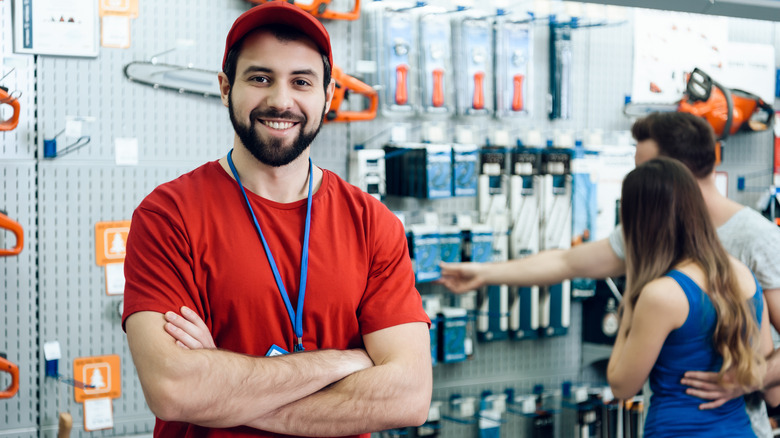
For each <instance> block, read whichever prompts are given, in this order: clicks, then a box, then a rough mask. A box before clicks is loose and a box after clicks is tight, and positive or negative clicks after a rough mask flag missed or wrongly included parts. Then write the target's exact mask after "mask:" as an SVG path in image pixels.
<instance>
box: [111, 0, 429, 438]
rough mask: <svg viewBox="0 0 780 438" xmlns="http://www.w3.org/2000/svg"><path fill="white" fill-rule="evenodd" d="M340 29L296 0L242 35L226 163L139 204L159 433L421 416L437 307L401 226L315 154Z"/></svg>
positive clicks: (235, 42) (238, 30) (146, 332)
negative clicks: (420, 287) (331, 30)
mask: <svg viewBox="0 0 780 438" xmlns="http://www.w3.org/2000/svg"><path fill="white" fill-rule="evenodd" d="M332 65H333V58H332V54H331V46H330V39H329V36H328V33H327V32H326V30H325V28H324V27H323V26H322V24H320V23H319V22H318V21H317V20H316V19H315V18H313V17H312V16H311V15H309V14H308V13H306V12H304V11H303V10H302V9H300V8H298V7H297V6H294V5H291V4H289V3H287V2H269V3H266V4H263V5H261V6H257V7H254V8H252V9H250V10H249V11H247V12H246V13H244V14H243V15H242V16H240V17H239V18H238V19H237V20H236V21H235V23H234V24H233V27H232V28H231V30H230V32H229V33H228V36H227V42H226V46H225V56H224V59H223V71H222V72H221V73H220V74H219V81H220V88H221V93H222V102H223V104H224V105H225V106H226V107H228V110H229V112H230V120H231V122H232V124H233V127H234V130H235V137H234V141H233V149H232V150H231V152H229V153H228V154H227V156H225V157H222V158H221V159H219V160H217V161H213V162H210V163H206V164H205V165H203V166H201V167H199V168H197V169H195V170H193V171H192V172H190V173H188V174H185V175H183V176H181V177H179V178H177V179H176V180H174V181H171V182H168V183H165V184H163V185H161V186H159V187H158V188H157V189H155V190H154V191H153V192H152V193H151V194H150V195H149V196H147V197H146V199H144V200H143V202H142V203H141V204H140V205H139V207H138V208H137V209H136V211H135V213H134V214H133V221H132V227H131V230H130V236H129V238H128V244H127V258H126V260H125V276H126V287H125V312H124V316H123V324H124V327H125V330H126V332H127V339H128V344H129V346H130V351H131V353H132V355H133V361H134V363H135V366H136V369H137V371H138V376H139V379H140V381H141V385H142V387H143V391H144V395H145V397H146V400H147V403H148V405H149V407H150V408H151V410H152V412H153V413H154V414H155V415H156V416H157V418H158V419H157V423H156V425H155V436H162V437H169V436H210V437H223V436H224V437H234V436H279V434H283V435H285V434H286V435H301V436H351V435H360V434H368V433H370V432H373V431H379V430H385V429H390V428H396V427H405V426H412V425H419V424H421V423H423V422H424V421H425V419H426V417H427V414H428V406H429V403H430V398H431V387H432V376H431V362H430V347H429V332H428V324H429V320H428V318H427V316H426V314H425V313H424V312H423V310H422V304H421V299H420V295H419V293H418V292H417V290H416V289H415V286H414V275H413V273H412V267H411V261H410V259H409V254H408V252H407V248H406V241H405V238H404V231H403V227H402V225H401V223H400V222H399V221H398V220H397V219H396V217H395V216H394V215H393V214H392V213H391V212H390V211H389V210H388V209H387V208H386V207H384V206H383V205H382V204H381V203H379V202H378V201H376V200H375V199H374V198H373V197H371V196H369V195H367V194H365V193H363V192H361V191H360V190H359V189H357V188H355V187H354V186H351V185H349V184H347V183H345V182H344V181H343V180H342V179H341V178H339V177H338V176H336V175H335V174H333V173H332V172H329V171H327V170H323V169H320V168H318V167H316V166H314V165H313V164H312V162H311V160H310V147H311V143H312V141H313V140H314V138H315V137H316V136H317V133H318V132H319V129H320V126H321V124H322V120H323V115H324V114H325V113H326V112H327V110H328V108H329V105H330V100H331V98H332V96H333V91H334V84H333V82H332V80H331V78H330V69H331V66H332Z"/></svg>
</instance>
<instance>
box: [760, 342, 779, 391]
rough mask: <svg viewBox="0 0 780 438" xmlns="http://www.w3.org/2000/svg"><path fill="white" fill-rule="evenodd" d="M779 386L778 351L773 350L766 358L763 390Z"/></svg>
mask: <svg viewBox="0 0 780 438" xmlns="http://www.w3.org/2000/svg"><path fill="white" fill-rule="evenodd" d="M778 385H780V350H775V351H773V352H772V354H771V355H769V357H767V358H766V374H765V375H764V390H768V389H770V388H773V387H776V386H778Z"/></svg>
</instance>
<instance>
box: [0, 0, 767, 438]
mask: <svg viewBox="0 0 780 438" xmlns="http://www.w3.org/2000/svg"><path fill="white" fill-rule="evenodd" d="M11 3H13V2H12V1H10V0H6V1H0V32H1V35H2V40H0V56H2V59H3V62H4V65H3V66H2V70H1V71H0V74H4V73H5V72H6V71H7V70H8V66H9V65H11V64H13V65H15V66H16V68H17V70H15V71H14V72H13V73H12V74H11V75H9V76H8V77H7V78H6V79H4V80H3V81H2V84H3V85H7V86H10V88H12V89H13V88H18V89H20V90H22V92H23V95H22V98H21V103H22V108H23V113H22V118H21V121H20V124H19V127H18V128H17V129H16V130H14V131H11V132H0V179H2V181H3V184H4V186H3V187H4V190H3V192H2V194H0V209H5V210H7V211H8V213H9V215H11V216H12V217H14V218H15V219H17V220H19V221H20V222H21V223H22V224H23V225H24V227H25V233H26V234H25V238H26V239H27V245H26V246H25V250H24V252H23V253H22V254H21V255H20V256H19V257H6V258H0V287H2V290H0V299H2V301H0V310H2V311H3V316H0V336H1V337H0V351H5V352H6V353H7V354H8V356H9V359H14V358H16V362H17V363H19V364H20V368H23V370H25V371H24V372H23V381H22V388H21V390H20V393H19V394H18V395H17V396H16V397H14V398H12V399H10V400H0V436H22V437H27V436H45V437H53V436H56V422H57V416H58V413H59V412H60V411H67V412H70V413H71V414H72V415H73V417H74V424H75V426H74V434H73V435H74V436H131V435H139V434H148V433H149V432H150V431H151V430H152V427H153V417H152V415H151V413H150V412H149V410H148V408H147V406H146V403H145V401H144V398H143V394H142V391H141V388H140V385H139V384H138V380H137V375H136V372H135V368H134V367H133V366H132V361H131V358H130V355H129V352H128V350H127V346H126V342H125V336H124V333H123V332H122V330H121V327H120V325H119V324H120V322H119V316H118V313H117V311H116V307H117V305H118V303H119V301H120V300H121V298H120V297H109V296H106V294H105V291H104V287H105V286H104V273H103V269H102V268H100V267H98V266H96V265H95V261H94V257H95V256H94V226H95V223H96V222H98V221H103V220H119V219H129V218H130V215H131V214H132V211H133V209H134V208H135V206H136V205H137V204H138V203H139V202H140V201H141V199H142V198H143V197H144V196H145V195H146V194H147V193H149V192H150V191H151V190H152V189H153V188H154V187H155V186H157V185H158V184H160V183H162V182H164V181H167V180H170V179H172V178H174V177H175V176H177V175H179V174H181V173H183V172H186V171H188V170H190V169H193V168H195V167H196V166H198V165H200V164H202V163H203V162H205V161H209V160H214V159H216V158H218V157H220V156H222V155H224V154H225V153H226V152H227V151H228V150H229V149H230V147H231V145H232V142H233V131H232V127H231V125H230V121H229V118H228V113H227V109H226V108H225V107H224V106H223V105H222V103H221V101H220V100H219V99H216V98H204V97H199V96H194V95H189V94H179V93H176V92H171V91H166V90H159V89H153V88H151V87H147V86H144V85H139V84H137V83H132V82H130V81H128V80H126V79H125V77H124V75H123V68H124V66H125V65H126V64H128V63H129V62H132V61H142V60H149V59H150V58H151V57H152V56H153V55H158V54H161V53H162V52H165V51H167V50H169V49H173V48H175V50H174V51H172V52H169V53H166V54H163V55H159V56H158V61H159V62H161V63H167V64H177V65H185V66H186V65H191V66H192V67H196V68H202V69H208V70H213V71H214V72H216V71H218V70H219V69H220V66H221V60H222V55H223V50H224V40H225V36H226V33H227V30H228V28H229V26H230V24H231V23H232V22H233V20H234V19H235V18H236V17H237V16H238V15H239V14H241V13H242V12H243V11H245V10H247V9H248V8H249V7H250V6H251V4H250V3H249V2H247V1H245V0H227V1H222V2H212V1H209V0H188V1H185V0H172V1H166V2H142V3H141V6H140V7H141V10H140V16H139V17H138V18H136V19H133V20H132V21H131V33H132V43H131V47H130V48H128V49H110V48H101V49H100V52H99V56H98V57H97V58H94V59H93V58H89V59H82V58H65V57H51V56H33V55H15V54H13V53H12V50H11V48H12V46H11V41H12V38H11V36H10V35H11V34H10V32H11V25H10V21H11V16H10V9H11ZM345 3H350V5H351V2H347V1H346V0H344V1H341V2H340V3H339V6H341V5H343V4H345ZM364 3H366V2H364ZM631 15H632V14H631V13H630V10H628V11H627V14H626V16H627V17H631ZM632 20H633V18H628V19H627V22H626V23H624V24H621V25H616V26H609V27H592V28H583V29H576V30H574V31H573V32H572V34H573V36H572V44H573V48H574V52H573V64H572V83H571V87H572V90H571V91H572V94H573V97H572V104H573V118H572V119H571V120H561V121H550V120H549V119H548V117H547V111H548V109H547V95H548V92H549V73H548V72H549V50H548V43H549V27H548V25H547V23H545V22H543V21H541V20H540V21H539V22H537V23H535V24H534V32H535V35H534V38H535V43H534V58H533V62H534V67H533V69H534V70H533V74H534V77H533V90H532V95H531V97H530V99H531V114H530V115H529V116H528V117H525V118H519V119H516V120H493V119H488V120H485V119H480V120H476V119H469V118H454V117H453V118H450V119H448V120H446V125H447V133H448V134H449V135H451V134H452V133H454V132H455V127H456V126H458V125H469V126H472V127H473V129H474V138H475V140H476V141H478V142H479V143H483V142H484V139H485V138H486V137H488V136H489V135H490V134H491V133H492V132H493V131H495V130H497V129H502V130H507V131H509V132H510V133H511V134H512V135H513V136H514V135H520V134H522V133H524V132H525V131H527V130H529V129H536V130H539V131H541V132H542V136H543V139H547V138H553V134H554V132H555V131H557V130H562V131H566V132H568V133H570V134H572V135H573V136H574V137H575V138H579V137H581V135H582V133H583V132H584V131H588V130H602V131H604V132H605V133H607V132H609V131H622V130H626V129H628V128H629V127H630V125H631V122H632V120H631V119H628V118H626V117H625V116H624V115H623V114H622V108H623V99H624V96H625V95H626V94H628V93H629V92H630V89H631V81H632V68H633V59H632V58H633V29H634V26H633V22H632ZM729 23H730V26H729V37H730V39H732V40H734V41H742V42H756V43H766V44H774V45H775V46H776V47H777V46H778V44H776V40H777V38H778V36H777V35H778V33H779V32H777V26H779V24H776V23H771V24H768V23H766V22H755V21H753V20H730V21H729ZM325 26H326V27H327V28H328V30H329V31H330V33H331V39H332V41H333V44H334V58H335V62H336V64H337V65H339V66H341V67H342V68H343V69H344V70H345V72H347V73H349V74H352V75H354V76H362V74H361V72H359V71H357V67H358V64H359V63H358V61H359V60H361V59H364V58H365V55H364V54H363V42H364V41H365V36H364V35H363V26H362V23H361V22H360V21H357V22H345V21H330V22H325ZM8 59H10V60H11V61H10V62H9V61H8ZM374 85H377V84H374ZM69 116H70V117H77V116H80V117H90V118H92V121H87V122H84V124H83V133H84V134H85V135H90V136H91V143H90V144H89V145H88V146H86V147H85V148H83V149H81V150H79V151H77V152H75V153H73V154H71V155H68V156H64V157H60V158H57V159H55V160H44V159H42V158H40V157H41V156H42V146H43V140H44V138H51V137H52V136H53V135H55V134H56V133H57V132H59V131H60V130H62V129H63V128H64V125H65V120H66V118H67V117H69ZM399 121H400V122H404V123H407V124H408V126H409V128H410V129H409V138H410V140H412V141H418V140H420V138H421V136H422V132H421V129H420V126H421V123H420V122H421V120H420V118H418V117H408V118H405V119H397V120H396V119H391V118H389V117H384V116H381V115H380V117H379V118H378V119H377V120H375V121H372V122H363V123H352V124H327V125H324V126H323V127H322V130H321V132H320V135H319V137H318V138H317V140H316V141H315V142H314V144H313V145H312V151H311V153H312V158H313V161H314V162H315V164H317V165H319V166H321V167H324V168H327V169H330V170H332V171H334V172H336V173H337V174H339V175H341V176H346V170H347V169H346V166H347V161H348V160H347V156H348V153H349V151H350V150H351V149H352V148H353V147H354V145H355V144H363V143H366V147H381V146H382V145H383V144H384V143H385V142H386V141H387V140H388V139H389V138H390V130H391V126H392V125H393V124H394V123H396V122H399ZM128 137H129V138H137V139H138V144H139V160H140V165H139V166H135V167H121V166H117V165H116V164H115V159H116V156H115V150H114V142H115V139H117V138H128ZM58 140H60V141H58V143H59V147H60V148H63V147H65V146H67V142H66V139H65V138H59V139H58ZM771 144H772V138H771V133H768V132H765V133H753V134H739V135H737V136H734V137H733V138H732V139H730V140H729V141H728V142H727V145H726V148H725V149H724V164H723V165H722V166H721V168H720V169H721V170H725V171H727V172H728V173H729V176H730V178H729V195H730V196H731V197H733V198H735V199H737V200H738V201H740V202H743V203H746V204H748V205H752V204H754V203H755V200H756V199H757V197H758V196H759V193H758V192H757V191H753V190H752V188H751V187H753V186H755V187H766V186H768V184H769V176H768V174H767V175H763V174H762V172H764V171H765V170H766V169H767V168H768V167H769V164H768V163H770V162H771V158H772V147H771ZM36 153H37V154H38V155H37V160H36ZM741 175H744V176H746V178H747V184H748V187H749V189H748V190H745V191H744V192H738V191H737V190H736V181H737V178H738V176H741ZM386 204H387V205H388V206H389V207H390V208H391V209H393V210H397V211H403V212H406V214H407V215H408V216H409V217H413V216H414V215H416V214H418V213H420V212H425V211H434V212H438V213H440V214H441V216H442V217H444V218H448V217H451V216H452V215H454V214H456V213H463V212H473V211H474V210H476V199H475V198H455V199H449V200H435V201H426V200H419V199H411V198H388V199H387V200H386ZM3 238H4V237H3V235H2V234H0V243H1V241H2V239H3ZM419 289H420V291H421V292H422V293H423V294H444V293H445V291H444V290H443V288H442V287H441V286H438V285H430V284H425V285H420V287H419ZM580 335H581V306H579V305H578V304H574V306H573V308H572V321H571V326H570V330H569V333H568V334H567V335H566V336H563V337H557V338H547V339H539V340H526V341H498V342H493V343H478V344H477V345H476V355H475V357H474V358H473V359H471V360H469V361H466V362H464V363H459V364H450V365H444V364H439V365H437V366H436V368H435V369H434V398H435V399H437V400H447V399H448V398H449V396H450V395H452V394H454V393H460V394H462V395H470V396H477V397H478V396H479V394H480V393H481V392H482V391H484V390H490V391H492V392H502V391H503V390H504V389H506V388H507V387H513V388H515V389H516V390H517V391H518V393H523V392H530V390H531V388H532V387H533V385H534V384H537V383H541V384H544V385H545V387H546V388H548V389H552V390H559V389H560V384H561V381H563V380H577V379H582V378H587V379H588V380H598V376H593V375H591V374H581V373H580V359H581V357H582V355H583V354H582V347H581V343H580ZM50 340H58V341H59V342H60V344H61V346H62V359H61V361H60V367H59V368H60V373H61V374H63V375H66V376H70V375H71V374H72V362H73V359H74V358H77V357H82V356H92V355H103V354H119V355H120V357H121V360H122V381H123V386H122V397H121V398H119V399H116V400H114V402H113V408H114V422H115V427H114V428H113V429H111V430H106V431H101V432H93V433H87V432H84V431H83V408H82V407H81V406H80V405H79V404H77V403H75V401H74V400H73V391H72V388H71V387H69V386H67V385H65V384H63V383H58V382H56V381H54V380H52V379H47V378H45V377H44V375H43V369H42V364H43V355H42V352H41V346H42V343H43V342H45V341H50ZM2 383H3V382H2V380H0V384H2ZM6 407H8V409H4V408H6ZM505 419H506V420H507V423H506V424H505V425H504V427H503V432H502V433H503V434H505V435H506V436H524V435H523V433H524V432H525V430H524V427H525V426H526V425H525V423H523V419H522V418H520V417H516V416H507V417H505ZM475 434H476V427H475V426H473V425H467V426H464V425H459V424H456V423H453V422H447V421H445V422H444V425H443V429H442V436H445V437H453V438H456V437H457V438H460V437H468V436H474V435H475Z"/></svg>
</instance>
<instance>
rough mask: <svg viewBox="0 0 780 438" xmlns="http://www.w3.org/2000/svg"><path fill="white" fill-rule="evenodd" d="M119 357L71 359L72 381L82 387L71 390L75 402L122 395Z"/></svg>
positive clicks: (112, 355)
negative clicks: (82, 385)
mask: <svg viewBox="0 0 780 438" xmlns="http://www.w3.org/2000/svg"><path fill="white" fill-rule="evenodd" d="M119 366H120V361H119V355H116V354H111V355H108V356H92V357H79V358H76V359H73V380H75V381H77V382H80V383H83V384H84V387H83V388H80V387H79V386H81V385H79V386H76V387H74V388H73V390H74V393H73V396H74V398H75V399H76V401H77V402H79V403H81V402H83V401H84V400H89V399H93V398H101V397H105V398H118V397H119V396H121V395H122V382H121V378H122V377H121V376H122V372H121V369H120V368H119Z"/></svg>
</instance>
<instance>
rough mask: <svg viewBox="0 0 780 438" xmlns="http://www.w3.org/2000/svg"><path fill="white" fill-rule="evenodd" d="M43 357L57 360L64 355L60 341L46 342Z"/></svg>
mask: <svg viewBox="0 0 780 438" xmlns="http://www.w3.org/2000/svg"><path fill="white" fill-rule="evenodd" d="M43 357H44V359H46V360H57V359H59V358H60V357H62V353H61V352H60V343H59V341H50V342H44V344H43Z"/></svg>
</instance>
